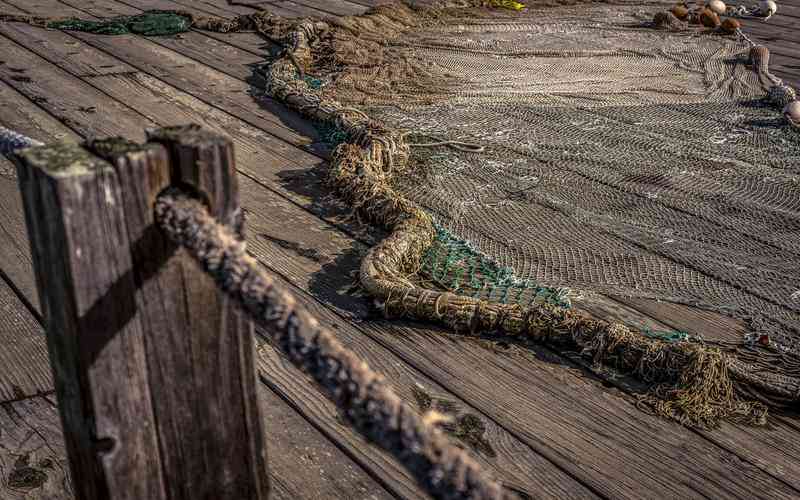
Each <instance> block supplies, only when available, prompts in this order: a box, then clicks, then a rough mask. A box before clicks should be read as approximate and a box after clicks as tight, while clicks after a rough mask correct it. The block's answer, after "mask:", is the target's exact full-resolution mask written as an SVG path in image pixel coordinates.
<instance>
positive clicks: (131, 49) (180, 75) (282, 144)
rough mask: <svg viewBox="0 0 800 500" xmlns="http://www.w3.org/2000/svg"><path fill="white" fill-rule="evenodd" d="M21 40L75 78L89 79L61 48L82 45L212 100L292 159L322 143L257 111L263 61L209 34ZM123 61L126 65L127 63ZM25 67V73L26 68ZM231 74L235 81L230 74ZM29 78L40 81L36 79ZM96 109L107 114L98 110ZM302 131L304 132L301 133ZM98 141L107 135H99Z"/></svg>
mask: <svg viewBox="0 0 800 500" xmlns="http://www.w3.org/2000/svg"><path fill="white" fill-rule="evenodd" d="M12 1H14V2H17V3H16V4H15V5H17V6H18V7H21V8H23V9H24V10H25V11H26V12H28V13H30V12H36V8H37V6H38V8H39V9H47V10H49V11H55V12H56V13H57V14H58V15H64V16H76V17H83V18H91V13H92V12H97V13H98V14H103V13H107V12H108V11H109V10H111V9H112V8H113V9H114V10H113V14H114V15H129V14H131V13H133V14H135V13H140V12H141V11H139V10H136V9H132V8H130V7H127V6H125V5H122V4H119V3H116V2H115V3H114V4H113V5H110V6H107V5H106V4H105V3H100V2H97V3H92V4H85V3H83V2H76V3H75V5H79V6H81V7H82V8H83V9H84V10H78V9H75V8H72V7H70V6H68V5H65V4H62V3H59V2H57V1H56V0H39V1H37V3H36V5H35V6H29V5H27V4H25V3H24V2H20V1H19V0H12ZM153 7H154V8H156V7H161V8H180V7H181V6H180V5H174V4H173V5H157V6H153ZM86 11H89V12H86ZM251 35H252V34H251ZM15 40H17V41H18V42H19V43H22V44H23V45H25V47H26V48H28V49H30V50H31V51H33V52H35V53H36V54H38V55H40V56H41V57H43V58H44V59H46V60H48V61H50V62H51V63H54V64H56V65H57V66H59V67H60V68H62V69H63V70H64V71H66V72H69V73H70V74H72V75H74V76H85V74H83V73H81V72H79V71H76V70H75V69H74V68H73V60H72V58H71V56H70V57H65V53H64V51H63V50H59V49H58V47H63V46H69V45H71V44H72V45H74V44H75V43H80V44H81V45H82V46H83V47H85V48H86V49H85V53H86V54H88V55H90V56H95V57H98V58H109V57H110V56H113V57H115V58H116V59H115V60H116V61H117V62H118V63H120V64H127V65H128V66H130V67H132V68H135V69H136V70H139V71H142V72H144V73H147V74H149V75H151V76H153V77H155V78H158V79H160V80H162V81H164V82H165V83H168V84H170V85H173V86H176V87H178V88H181V89H183V91H184V92H186V93H189V94H191V95H193V96H195V97H198V98H200V99H204V100H206V101H205V102H207V103H208V104H209V105H212V106H216V107H218V108H219V109H221V110H225V111H228V112H231V113H234V114H236V115H237V116H239V117H240V118H242V119H243V120H245V121H247V122H249V123H252V124H253V125H254V126H258V127H261V128H262V129H264V130H266V131H268V133H269V136H270V137H265V139H264V141H265V143H268V145H270V146H272V147H273V149H276V150H280V149H281V148H283V151H284V152H287V153H288V151H289V150H290V149H293V148H291V146H292V145H304V144H309V143H310V142H312V140H313V137H316V131H315V130H314V128H313V127H311V126H310V125H308V124H307V123H305V122H303V121H301V120H299V119H298V118H297V117H293V116H292V115H291V114H289V113H286V112H281V111H279V108H278V107H277V106H273V107H272V109H274V110H275V111H274V112H272V111H270V110H261V109H257V108H255V107H254V106H253V100H252V98H251V97H250V96H249V95H248V91H249V89H250V85H249V84H248V83H247V82H246V81H245V80H246V79H247V78H249V76H250V75H251V73H252V70H251V69H250V67H251V65H252V64H254V63H257V62H262V61H263V60H264V58H263V55H255V54H252V53H249V52H245V51H243V50H241V49H239V48H236V47H233V46H231V45H229V44H226V43H223V42H220V41H218V40H215V39H214V38H211V37H208V36H206V35H205V34H203V33H199V32H195V31H190V32H187V33H184V34H182V35H180V38H177V37H175V38H168V37H153V38H144V37H137V36H128V35H124V36H121V37H109V36H105V35H94V34H91V33H80V32H60V31H53V30H41V29H38V30H36V29H34V30H33V31H30V32H27V31H26V32H25V33H24V34H23V33H18V34H17V36H16V38H15ZM123 40H124V43H122V41H123ZM183 53H185V54H187V55H183ZM66 55H67V56H69V54H66ZM122 60H124V61H125V63H122ZM78 63H80V61H78ZM22 67H23V68H24V65H23V66H22ZM231 72H233V73H235V75H234V76H231V75H230V74H228V73H231ZM98 74H99V73H98ZM17 76H19V75H17ZM24 76H28V77H30V78H33V79H35V78H37V76H34V75H27V74H25V75H24ZM267 102H270V101H269V100H267ZM94 109H95V110H102V109H103V108H102V107H101V106H95V108H94ZM298 130H299V131H301V132H300V133H298V132H297V131H298ZM98 135H100V136H102V135H104V134H102V133H100V131H98Z"/></svg>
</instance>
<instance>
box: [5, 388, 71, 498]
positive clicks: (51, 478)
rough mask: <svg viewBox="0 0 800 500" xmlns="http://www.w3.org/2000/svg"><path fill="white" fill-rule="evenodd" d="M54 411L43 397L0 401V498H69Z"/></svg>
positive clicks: (61, 441)
mask: <svg viewBox="0 0 800 500" xmlns="http://www.w3.org/2000/svg"><path fill="white" fill-rule="evenodd" d="M68 469H69V467H68V463H67V456H66V450H65V449H64V440H63V437H62V435H61V426H60V423H59V420H58V411H57V409H56V407H55V405H54V404H53V403H51V402H50V401H49V400H48V399H47V398H45V397H41V396H39V397H34V398H30V399H24V400H22V401H15V402H13V403H3V404H0V498H2V499H3V500H45V499H46V500H72V499H73V498H74V494H73V491H72V484H71V481H70V480H69V470H68Z"/></svg>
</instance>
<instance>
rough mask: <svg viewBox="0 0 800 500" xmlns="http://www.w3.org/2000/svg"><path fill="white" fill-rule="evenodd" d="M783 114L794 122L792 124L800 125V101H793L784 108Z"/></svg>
mask: <svg viewBox="0 0 800 500" xmlns="http://www.w3.org/2000/svg"><path fill="white" fill-rule="evenodd" d="M783 116H785V117H786V119H787V120H789V121H790V122H792V125H797V126H800V101H792V102H790V103H789V104H787V105H786V107H784V108H783Z"/></svg>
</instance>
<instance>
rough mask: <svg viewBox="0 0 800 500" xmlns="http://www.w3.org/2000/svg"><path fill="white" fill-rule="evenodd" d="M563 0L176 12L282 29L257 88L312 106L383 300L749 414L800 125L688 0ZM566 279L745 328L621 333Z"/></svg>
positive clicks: (795, 387)
mask: <svg viewBox="0 0 800 500" xmlns="http://www.w3.org/2000/svg"><path fill="white" fill-rule="evenodd" d="M572 3H574V2H560V1H557V0H554V1H553V2H552V5H550V4H548V3H547V2H544V1H543V2H537V3H536V4H535V5H533V6H529V7H528V8H527V9H523V8H522V7H523V6H522V5H521V4H519V3H516V2H513V1H511V0H489V1H477V0H462V1H458V2H456V1H451V2H447V3H444V4H443V3H438V4H435V5H434V4H430V3H422V2H414V3H394V4H388V5H383V6H380V7H376V8H374V9H372V10H371V11H370V12H368V13H367V14H365V15H363V16H354V17H347V18H340V19H335V20H328V21H326V22H322V21H315V20H300V21H289V20H285V19H280V18H277V17H274V16H271V15H270V14H268V13H266V12H263V11H262V12H258V13H254V14H252V15H247V16H240V17H237V18H234V19H231V20H220V19H213V18H208V19H206V18H204V19H195V18H191V16H188V15H185V16H188V17H186V19H189V22H190V25H191V26H193V27H198V28H202V29H210V30H214V31H236V30H242V29H252V30H256V31H258V32H260V33H262V34H263V35H265V36H266V37H268V38H269V39H270V40H276V41H278V42H279V43H281V44H282V45H283V46H284V50H283V51H282V52H281V53H280V55H279V57H277V59H275V60H273V61H272V62H270V63H268V64H267V65H265V66H264V67H263V68H262V69H261V70H259V71H258V73H259V76H260V77H261V78H262V79H263V80H262V84H261V85H260V87H259V88H258V89H255V90H256V92H257V93H258V92H263V93H265V94H266V95H268V96H270V97H273V98H276V99H278V100H281V101H283V102H285V103H286V104H287V105H289V106H290V107H292V108H294V109H297V110H298V111H300V112H301V113H303V114H305V115H306V116H307V117H309V118H310V119H312V120H313V121H314V122H315V123H316V124H317V126H318V127H319V130H320V136H321V137H322V139H323V140H324V141H327V142H329V143H330V144H331V146H332V147H334V148H335V149H334V153H333V158H332V161H331V171H330V178H329V182H330V185H331V187H332V188H333V189H335V190H336V191H337V192H338V194H339V195H340V196H341V197H342V198H344V199H346V200H347V201H348V202H350V203H351V205H352V206H353V207H354V211H355V212H356V213H358V214H359V215H360V216H362V217H363V218H364V219H365V220H367V221H370V222H372V223H375V224H380V225H383V226H385V227H386V228H387V229H389V230H390V233H391V234H390V236H389V237H388V238H387V239H385V240H384V241H382V242H381V243H380V244H378V245H377V246H376V247H374V248H373V249H372V250H371V251H370V252H369V254H368V255H367V256H366V258H365V259H364V261H363V263H362V266H361V274H360V276H361V283H362V285H363V286H364V288H365V289H366V290H367V291H368V292H369V293H370V294H371V295H373V296H374V297H375V298H376V299H377V300H378V301H379V302H380V303H381V304H382V307H383V309H384V311H385V313H386V314H387V316H406V317H413V318H417V319H423V320H430V321H438V322H441V323H444V324H446V325H449V326H451V327H453V328H455V329H457V330H459V331H464V332H469V333H492V332H500V333H503V334H510V335H518V336H524V337H527V338H530V339H533V340H538V341H547V342H549V343H551V344H553V345H557V346H560V345H563V346H565V347H566V348H568V349H575V348H576V347H577V348H578V349H579V350H580V351H581V352H582V353H583V354H584V355H585V356H587V357H588V358H589V359H591V360H592V361H593V362H594V363H595V364H597V365H600V364H602V365H605V366H610V367H614V368H618V369H621V370H624V371H626V372H628V373H631V374H633V375H636V376H638V377H640V378H641V379H643V380H645V381H647V382H650V383H652V384H653V385H652V391H651V392H650V394H648V395H646V396H644V397H643V398H642V400H641V401H642V403H644V404H645V405H646V407H648V408H649V409H650V410H652V411H655V412H657V413H659V414H661V415H665V416H670V417H673V418H676V419H678V420H680V421H682V422H684V423H687V424H693V425H695V424H696V425H715V424H716V423H717V422H718V421H719V420H720V419H730V420H737V421H745V422H748V423H763V422H764V419H765V414H766V408H767V406H787V405H788V406H795V405H796V403H797V401H798V399H799V395H800V270H798V269H800V266H798V263H800V251H798V245H797V243H798V240H799V239H800V237H799V236H798V235H800V196H799V195H800V186H799V185H798V179H799V178H800V177H799V174H800V172H798V170H800V130H798V128H797V126H796V124H793V123H792V122H791V121H788V120H787V119H785V118H784V117H782V116H781V114H780V111H779V110H780V108H782V106H783V105H784V104H786V103H787V102H789V101H792V100H793V99H795V98H796V95H795V93H794V91H793V90H792V89H790V88H789V87H787V86H785V85H782V82H780V80H778V79H777V78H775V77H774V76H773V75H771V74H770V73H769V71H768V59H769V52H768V51H767V50H766V49H765V48H764V47H755V46H753V44H752V43H751V42H749V40H747V39H746V37H745V36H743V35H742V34H741V32H740V31H737V30H733V33H734V34H733V35H731V34H730V32H731V30H727V31H726V30H725V29H724V27H725V25H724V24H722V25H721V26H720V28H717V29H705V28H703V27H702V26H699V27H698V26H695V25H693V23H699V22H702V21H701V17H702V16H701V15H700V13H697V14H696V15H694V17H692V16H690V17H688V18H685V19H678V18H677V17H676V16H675V15H674V14H673V13H671V12H668V11H667V10H666V9H667V8H668V7H669V4H664V3H652V4H642V3H635V4H634V3H632V2H631V3H626V2H624V1H622V2H620V3H616V4H609V3H602V4H599V3H590V4H583V5H570V4H572ZM498 7H501V8H498ZM151 14H152V13H151ZM167 14H169V15H180V16H184V15H183V14H175V13H165V15H167ZM654 14H655V16H654ZM706 17H707V16H706ZM123 24H124V25H125V26H126V29H129V30H130V29H132V28H131V26H132V25H130V24H129V23H126V22H123ZM143 24H144V25H146V26H153V23H151V22H144V23H143ZM728 26H730V25H728ZM65 29H66V28H65ZM137 29H138V28H137ZM150 29H151V28H147V30H150ZM147 30H145V31H147ZM150 32H151V33H152V31H150ZM725 33H728V34H727V35H725ZM583 290H589V291H592V292H600V293H606V294H616V295H624V296H631V297H642V298H652V299H660V300H665V301H672V302H676V303H681V304H688V305H692V306H695V307H700V308H704V309H707V310H711V311H715V312H720V313H723V314H726V315H729V316H731V317H734V318H737V319H741V320H744V321H745V322H746V323H747V325H748V327H749V332H748V334H747V336H745V337H744V338H742V339H740V340H738V341H735V342H731V341H729V340H728V341H719V340H713V339H703V338H700V337H691V336H689V335H687V334H685V333H683V332H652V331H636V330H633V329H631V328H629V327H626V326H624V325H622V324H619V323H610V322H605V321H599V320H595V319H592V318H589V317H587V316H585V315H583V314H581V313H579V312H576V311H574V310H573V309H572V308H571V307H570V295H571V293H575V291H578V292H580V291H583ZM710 333H714V332H710ZM711 336H713V335H711ZM715 337H716V336H715Z"/></svg>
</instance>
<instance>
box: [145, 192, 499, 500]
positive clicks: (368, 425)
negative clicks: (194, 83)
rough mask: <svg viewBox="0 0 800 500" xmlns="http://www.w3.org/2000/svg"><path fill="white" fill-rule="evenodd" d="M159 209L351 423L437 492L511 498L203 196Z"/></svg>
mask: <svg viewBox="0 0 800 500" xmlns="http://www.w3.org/2000/svg"><path fill="white" fill-rule="evenodd" d="M155 216H156V220H157V221H158V223H159V225H160V227H161V229H162V230H164V231H165V233H166V234H167V236H168V237H169V238H170V239H171V240H172V241H173V242H175V243H176V244H179V245H180V246H182V247H183V248H185V249H186V250H188V252H189V253H190V254H191V255H192V256H193V257H194V258H195V259H196V260H197V261H198V262H199V263H200V265H201V267H202V268H203V270H204V271H205V272H207V273H208V274H209V275H210V276H211V277H212V278H213V279H214V280H215V282H216V283H217V285H218V286H219V287H220V288H221V289H222V290H224V291H225V292H226V293H227V294H228V295H229V296H231V297H232V298H234V300H236V301H237V302H238V303H239V304H240V305H241V307H242V308H243V310H244V311H247V313H249V314H250V315H251V316H252V318H253V320H254V321H256V322H257V323H258V324H259V325H260V326H262V327H263V328H264V329H265V330H266V331H267V333H268V334H269V335H270V337H271V339H272V340H273V341H274V345H276V346H277V347H278V348H279V349H280V350H281V351H282V352H283V353H284V354H285V355H286V356H287V357H288V358H289V359H290V361H291V362H292V363H293V364H294V365H296V366H297V367H299V368H300V369H302V370H303V371H304V372H305V373H307V374H309V375H311V376H312V377H313V378H314V380H315V381H316V382H317V383H318V384H319V385H320V387H321V388H322V389H323V391H324V392H325V394H326V395H327V397H328V398H330V399H331V400H332V401H333V402H334V403H335V404H336V405H337V406H338V407H339V408H340V409H341V410H342V411H343V413H344V415H345V416H346V418H347V419H348V421H349V422H350V423H351V424H352V426H353V427H354V428H355V429H357V430H358V431H359V432H360V433H361V434H362V435H363V436H364V437H366V438H367V439H368V440H370V441H372V442H375V443H377V444H378V445H380V446H381V447H383V448H384V449H385V450H387V451H389V452H390V453H392V455H394V456H395V457H396V458H397V459H398V460H399V461H400V462H401V463H402V464H403V465H404V466H405V467H406V469H407V470H408V471H409V472H411V474H412V475H413V477H414V478H415V479H416V481H417V482H418V483H419V484H420V485H421V486H422V487H423V488H424V489H425V490H426V491H428V492H429V493H430V494H431V495H432V496H433V497H434V498H440V499H454V500H455V499H504V498H510V494H509V493H508V492H507V491H505V490H503V488H502V487H501V485H500V484H499V483H497V482H495V481H493V480H492V479H490V478H489V477H488V476H487V475H486V474H485V473H484V472H483V471H482V468H481V466H480V465H479V464H478V463H477V462H476V461H475V460H474V459H472V458H471V457H470V456H469V454H468V453H467V452H466V451H464V450H462V449H460V448H457V447H456V446H454V445H452V444H451V443H450V442H449V441H448V440H447V438H446V437H445V436H444V435H443V434H442V432H441V431H440V430H439V429H438V428H437V427H436V424H437V423H438V422H441V421H442V420H443V418H444V417H442V416H441V415H439V414H437V413H435V412H428V413H426V414H425V415H424V416H422V417H420V416H419V415H418V414H417V413H415V411H414V410H412V409H411V407H409V406H408V405H406V404H405V403H403V402H402V400H401V399H400V398H399V397H398V396H397V395H396V394H395V393H394V392H393V391H392V389H391V388H390V387H389V386H388V384H387V383H386V382H385V380H384V379H383V377H382V376H380V375H379V374H377V373H375V372H373V371H372V370H371V369H370V368H369V366H367V364H366V363H364V362H363V361H361V360H360V359H359V358H358V357H357V356H356V355H355V354H353V353H352V352H350V351H349V350H347V349H345V348H344V347H343V346H342V345H341V344H340V343H339V342H338V341H337V340H336V338H335V337H334V336H333V335H332V334H331V333H330V332H329V331H327V330H326V329H325V328H324V327H322V326H321V325H320V324H319V323H318V322H317V320H316V319H314V317H313V316H311V315H310V314H309V313H308V312H306V311H305V310H303V309H302V308H301V307H300V306H298V305H297V303H296V301H295V299H294V298H293V297H292V295H291V294H290V293H288V292H287V291H285V290H283V289H282V288H281V287H280V286H278V285H277V284H276V283H275V280H274V279H272V278H270V277H269V276H268V275H267V274H266V273H265V272H264V271H263V270H262V269H261V268H260V267H259V265H258V263H257V261H256V260H255V259H254V258H253V257H251V256H250V255H248V254H247V252H246V249H245V242H243V241H242V240H240V239H239V238H238V237H237V235H235V234H234V233H233V232H231V231H230V230H229V229H228V228H226V227H224V226H222V225H220V224H218V223H217V222H216V221H215V220H214V219H213V218H212V217H211V216H210V215H209V213H208V212H207V210H206V209H205V207H204V206H203V204H202V203H201V202H200V201H198V200H195V199H193V198H191V197H189V196H187V195H186V194H184V193H182V192H181V191H178V190H175V189H173V190H170V191H167V192H165V193H164V194H162V196H160V197H159V198H158V200H157V202H156V206H155Z"/></svg>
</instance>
